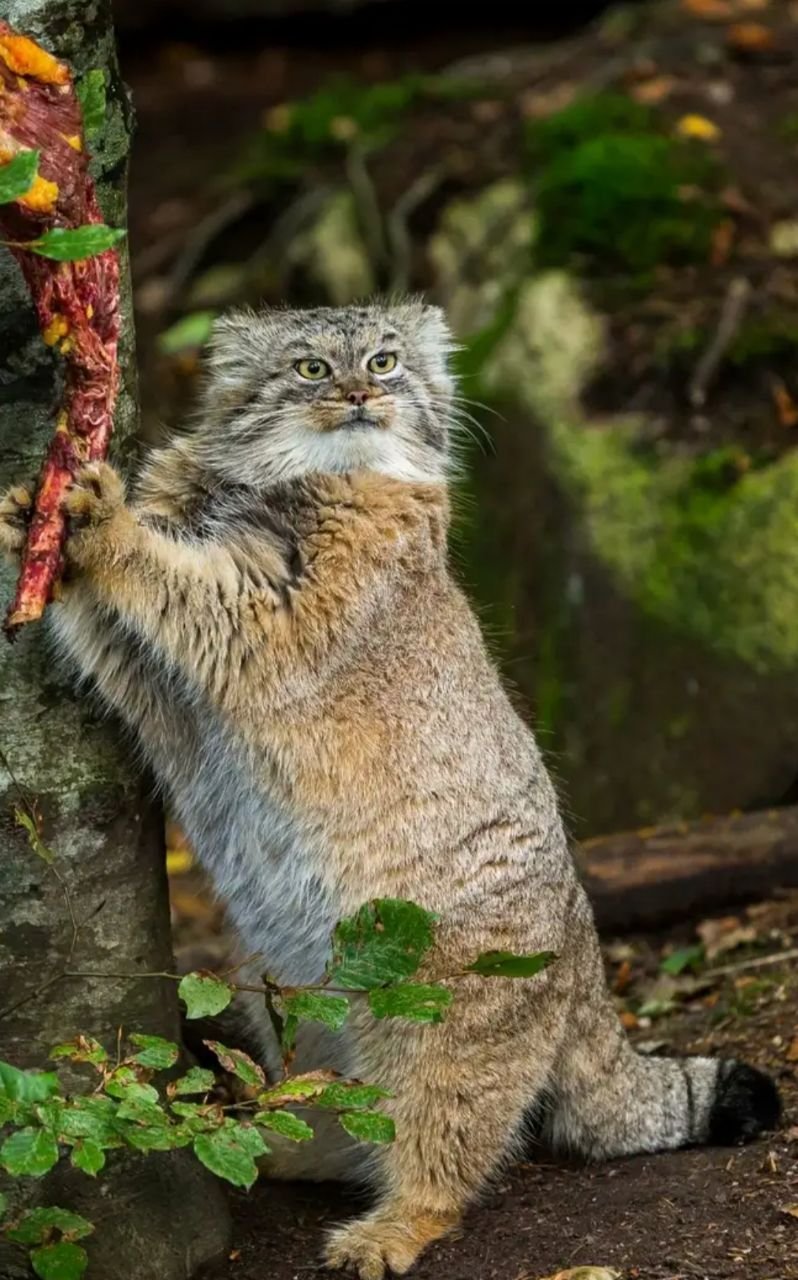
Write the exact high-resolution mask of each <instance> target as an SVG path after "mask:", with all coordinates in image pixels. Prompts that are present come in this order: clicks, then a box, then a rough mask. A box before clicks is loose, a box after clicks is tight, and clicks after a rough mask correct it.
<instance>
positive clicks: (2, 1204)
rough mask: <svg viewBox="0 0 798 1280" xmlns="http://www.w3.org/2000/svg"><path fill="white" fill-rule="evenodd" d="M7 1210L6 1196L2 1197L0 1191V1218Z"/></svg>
mask: <svg viewBox="0 0 798 1280" xmlns="http://www.w3.org/2000/svg"><path fill="white" fill-rule="evenodd" d="M7 1208H8V1199H7V1197H6V1196H4V1195H3V1193H2V1191H0V1217H3V1215H4V1214H5V1211H6V1209H7Z"/></svg>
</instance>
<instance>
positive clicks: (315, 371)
mask: <svg viewBox="0 0 798 1280" xmlns="http://www.w3.org/2000/svg"><path fill="white" fill-rule="evenodd" d="M294 368H295V369H296V371H297V373H298V374H299V376H300V378H307V379H308V381H309V382H321V380H322V378H329V376H330V366H329V365H328V364H327V361H326V360H316V359H315V358H311V359H310V360H297V361H296V363H295V365H294Z"/></svg>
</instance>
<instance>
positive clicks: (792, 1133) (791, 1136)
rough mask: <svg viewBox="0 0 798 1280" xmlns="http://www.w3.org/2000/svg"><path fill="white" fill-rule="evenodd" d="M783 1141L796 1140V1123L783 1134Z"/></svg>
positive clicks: (797, 1136)
mask: <svg viewBox="0 0 798 1280" xmlns="http://www.w3.org/2000/svg"><path fill="white" fill-rule="evenodd" d="M784 1141H785V1142H798V1124H794V1125H792V1127H791V1128H789V1129H788V1130H787V1132H786V1133H785V1134H784Z"/></svg>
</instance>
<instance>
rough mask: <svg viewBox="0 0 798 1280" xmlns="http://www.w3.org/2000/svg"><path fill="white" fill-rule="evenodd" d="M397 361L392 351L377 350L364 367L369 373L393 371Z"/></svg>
mask: <svg viewBox="0 0 798 1280" xmlns="http://www.w3.org/2000/svg"><path fill="white" fill-rule="evenodd" d="M398 363H399V361H398V360H397V358H396V356H395V354H394V352H393V351H378V352H377V354H376V356H372V357H371V359H370V360H369V362H368V365H367V366H366V367H367V369H368V371H369V373H393V371H394V369H395V368H396V366H397V364H398Z"/></svg>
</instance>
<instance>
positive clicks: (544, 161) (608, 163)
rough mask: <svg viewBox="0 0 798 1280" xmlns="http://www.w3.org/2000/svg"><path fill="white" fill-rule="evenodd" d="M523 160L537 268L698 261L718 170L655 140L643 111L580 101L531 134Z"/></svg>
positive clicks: (619, 103) (682, 148)
mask: <svg viewBox="0 0 798 1280" xmlns="http://www.w3.org/2000/svg"><path fill="white" fill-rule="evenodd" d="M528 151H529V158H530V161H531V164H532V169H533V178H534V185H535V191H536V200H537V211H538V215H539V219H540V225H539V228H538V237H537V244H536V256H537V259H538V261H539V262H540V263H541V264H543V265H545V266H559V265H565V264H568V263H569V262H571V261H572V260H573V259H574V258H575V257H578V258H582V259H584V260H585V262H586V264H587V266H588V267H589V268H598V269H600V270H601V271H602V272H607V271H612V270H613V269H617V268H621V269H623V270H626V271H630V272H633V273H636V274H640V273H646V272H650V271H651V270H652V269H653V268H654V267H656V266H658V265H660V264H661V263H679V262H686V261H694V260H699V261H700V260H704V259H706V257H707V254H708V251H709V246H710V240H711V235H712V230H713V227H714V226H715V225H716V223H717V221H718V217H719V212H718V206H717V202H716V200H715V198H714V195H713V190H714V188H715V187H716V186H717V183H718V173H719V170H718V165H717V163H716V162H715V160H714V159H713V158H712V156H711V154H710V153H709V152H708V151H707V150H706V148H705V147H704V146H696V145H693V144H692V143H689V142H687V141H685V140H682V139H676V138H673V137H670V136H666V135H665V134H663V133H661V132H658V131H657V127H656V123H655V117H654V116H653V115H652V113H651V112H650V111H649V110H648V109H647V108H645V107H642V106H640V105H639V104H637V103H635V102H633V101H632V100H631V99H628V98H624V97H622V96H619V95H615V94H598V95H596V96H594V97H592V98H585V99H580V100H578V101H577V102H575V103H573V104H571V105H570V106H568V107H566V108H565V109H564V110H563V111H561V112H558V113H557V114H555V115H553V116H551V117H550V118H549V119H548V120H545V121H542V122H535V123H534V124H533V125H531V126H530V128H529V132H528ZM688 190H689V191H690V192H691V193H693V194H692V195H691V196H690V197H689V198H687V197H686V196H685V192H686V191H688Z"/></svg>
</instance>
